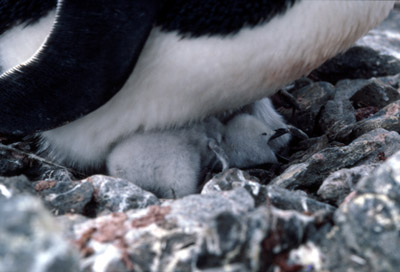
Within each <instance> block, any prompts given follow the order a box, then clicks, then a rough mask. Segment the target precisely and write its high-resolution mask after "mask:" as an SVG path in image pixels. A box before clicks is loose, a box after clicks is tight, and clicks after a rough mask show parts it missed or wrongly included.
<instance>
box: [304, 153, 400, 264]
mask: <svg viewBox="0 0 400 272" xmlns="http://www.w3.org/2000/svg"><path fill="white" fill-rule="evenodd" d="M399 169H400V152H398V153H396V154H395V155H394V156H393V157H391V158H389V160H388V161H387V162H385V163H384V164H383V165H381V166H380V167H379V168H378V169H377V170H376V171H375V172H374V173H373V174H372V175H368V176H365V177H363V178H362V179H361V180H360V181H359V183H358V185H357V188H356V193H355V194H354V195H353V196H352V197H351V198H348V199H347V201H345V202H344V203H343V204H342V205H341V206H340V207H339V209H338V210H337V211H336V213H335V216H334V223H335V226H334V227H333V228H332V229H330V230H328V231H326V233H325V234H324V235H323V236H320V235H318V236H317V237H315V238H312V239H311V240H310V241H309V242H308V244H309V245H310V244H311V245H312V251H313V252H314V255H313V256H314V257H315V259H314V264H318V265H319V271H333V272H335V271H360V272H363V271H365V272H367V271H397V270H398V267H399V265H400V261H399V260H400V258H399V257H400V251H399V249H398V245H399V243H400V237H399V235H398V230H399V228H400V221H399V220H398V218H399V216H400V180H399V174H398V171H399ZM303 249H304V246H303Z"/></svg>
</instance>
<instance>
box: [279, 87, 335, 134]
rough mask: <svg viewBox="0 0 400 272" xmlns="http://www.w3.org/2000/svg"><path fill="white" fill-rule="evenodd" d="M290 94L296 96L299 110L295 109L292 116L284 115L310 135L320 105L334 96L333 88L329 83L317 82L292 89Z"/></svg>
mask: <svg viewBox="0 0 400 272" xmlns="http://www.w3.org/2000/svg"><path fill="white" fill-rule="evenodd" d="M292 95H293V96H294V97H295V98H296V101H297V103H298V104H299V106H300V109H301V110H300V111H297V112H296V114H295V115H294V116H289V117H288V116H286V118H287V119H288V121H290V122H291V123H292V124H293V125H294V126H295V127H297V128H299V129H301V130H302V131H304V132H305V133H307V134H308V135H312V134H313V132H314V131H313V130H314V126H315V120H316V117H317V116H318V114H319V112H320V110H321V107H322V106H324V105H325V103H326V102H327V101H328V100H330V99H332V98H333V97H334V95H335V88H334V87H333V85H331V84H329V83H326V82H318V83H314V84H311V85H308V86H305V87H303V88H301V89H299V90H294V91H293V93H292Z"/></svg>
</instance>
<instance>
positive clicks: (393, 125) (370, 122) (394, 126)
mask: <svg viewBox="0 0 400 272" xmlns="http://www.w3.org/2000/svg"><path fill="white" fill-rule="evenodd" d="M399 109H400V100H398V101H396V102H394V103H391V104H389V105H387V106H386V107H384V108H383V109H382V110H380V111H379V112H377V113H376V114H374V115H373V116H371V117H369V118H367V119H364V120H361V121H360V122H357V123H355V124H352V125H349V126H347V127H345V128H343V129H342V130H340V131H339V132H338V133H337V134H336V135H335V139H336V140H338V141H341V142H349V141H351V140H352V139H355V138H357V137H359V136H361V135H363V134H365V133H367V132H369V131H372V130H374V129H377V128H383V129H386V130H389V131H397V132H400V110H399Z"/></svg>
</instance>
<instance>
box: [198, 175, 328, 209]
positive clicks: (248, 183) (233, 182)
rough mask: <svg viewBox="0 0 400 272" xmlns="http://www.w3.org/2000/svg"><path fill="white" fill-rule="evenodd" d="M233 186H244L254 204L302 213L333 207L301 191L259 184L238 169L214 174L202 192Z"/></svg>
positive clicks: (222, 189)
mask: <svg viewBox="0 0 400 272" xmlns="http://www.w3.org/2000/svg"><path fill="white" fill-rule="evenodd" d="M234 188H244V189H246V190H247V192H248V193H250V194H251V196H252V197H253V198H254V201H255V204H256V206H265V205H273V206H274V207H276V208H278V209H282V210H295V211H298V212H303V213H316V212H317V211H327V212H333V211H334V210H335V208H334V207H332V206H330V205H327V204H325V203H321V202H319V201H316V200H314V199H311V198H309V197H308V196H307V194H306V193H305V192H302V191H294V192H293V191H289V190H286V189H283V188H280V187H278V186H265V185H260V184H259V183H258V182H257V181H256V180H255V179H254V177H251V176H249V175H247V174H246V172H243V171H240V170H238V169H230V170H228V171H227V172H225V173H222V174H219V175H216V176H215V177H214V178H213V179H211V180H210V181H209V182H207V183H206V185H205V186H204V188H203V190H202V194H209V193H212V192H222V191H229V190H232V189H234Z"/></svg>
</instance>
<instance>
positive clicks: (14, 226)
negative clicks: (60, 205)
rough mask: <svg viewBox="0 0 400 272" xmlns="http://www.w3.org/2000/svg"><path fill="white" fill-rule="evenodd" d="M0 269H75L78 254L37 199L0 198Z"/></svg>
mask: <svg viewBox="0 0 400 272" xmlns="http://www.w3.org/2000/svg"><path fill="white" fill-rule="evenodd" d="M0 218H1V220H0V237H1V239H0V259H1V262H0V271H7V272H14V271H15V272H20V271H41V272H53V271H62V272H69V271H71V272H75V271H79V263H78V258H77V257H78V255H77V254H76V252H75V251H74V249H73V248H72V247H71V246H70V245H69V244H68V243H67V241H66V240H65V239H64V238H63V234H62V230H61V229H60V228H59V227H58V226H57V224H56V222H55V220H54V219H53V218H52V216H51V215H50V214H49V213H48V211H46V210H45V209H44V207H43V206H42V205H41V203H40V201H39V200H37V199H35V198H33V197H30V196H17V197H12V198H10V199H6V200H5V199H0Z"/></svg>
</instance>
